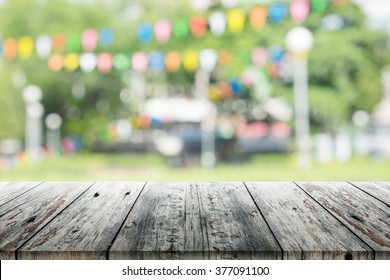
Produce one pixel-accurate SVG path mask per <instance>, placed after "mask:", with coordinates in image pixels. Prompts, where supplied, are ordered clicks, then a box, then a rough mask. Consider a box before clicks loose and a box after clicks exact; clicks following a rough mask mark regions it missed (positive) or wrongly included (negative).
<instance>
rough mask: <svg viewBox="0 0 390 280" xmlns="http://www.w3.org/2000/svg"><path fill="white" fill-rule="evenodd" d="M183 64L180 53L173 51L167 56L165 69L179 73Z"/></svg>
mask: <svg viewBox="0 0 390 280" xmlns="http://www.w3.org/2000/svg"><path fill="white" fill-rule="evenodd" d="M180 64H181V57H180V53H179V52H176V51H171V52H169V53H167V55H166V56H165V67H166V69H167V71H168V72H171V73H175V72H177V71H179V68H180Z"/></svg>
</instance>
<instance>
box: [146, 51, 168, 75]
mask: <svg viewBox="0 0 390 280" xmlns="http://www.w3.org/2000/svg"><path fill="white" fill-rule="evenodd" d="M164 65H165V61H164V55H163V54H162V53H161V52H158V51H153V52H151V53H150V55H149V67H150V69H152V70H154V71H161V70H163V69H164Z"/></svg>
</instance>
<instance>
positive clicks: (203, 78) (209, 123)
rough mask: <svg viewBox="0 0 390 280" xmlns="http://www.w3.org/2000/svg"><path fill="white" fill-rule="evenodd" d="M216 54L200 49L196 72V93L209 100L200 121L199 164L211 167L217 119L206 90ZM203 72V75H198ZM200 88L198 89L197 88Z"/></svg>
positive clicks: (213, 162) (212, 165) (214, 157)
mask: <svg viewBox="0 0 390 280" xmlns="http://www.w3.org/2000/svg"><path fill="white" fill-rule="evenodd" d="M217 58H218V55H217V53H216V51H214V50H210V49H205V50H203V51H201V53H200V55H199V64H200V69H199V70H198V71H200V73H198V75H197V76H198V81H199V82H200V83H201V85H200V86H198V87H197V88H198V90H199V91H201V92H199V93H200V94H199V95H198V96H199V97H200V98H201V99H203V100H207V102H209V105H210V106H209V108H210V110H209V113H208V116H207V117H206V118H204V120H203V121H202V123H201V131H202V139H201V141H202V143H201V149H202V150H201V164H202V166H204V167H208V168H212V167H214V166H215V163H216V156H215V126H216V119H217V109H216V108H215V106H214V104H213V103H211V102H210V101H209V100H208V99H207V90H208V87H209V84H210V76H211V72H212V71H213V70H214V68H215V65H216V64H217ZM199 74H203V75H199ZM199 88H200V89H199Z"/></svg>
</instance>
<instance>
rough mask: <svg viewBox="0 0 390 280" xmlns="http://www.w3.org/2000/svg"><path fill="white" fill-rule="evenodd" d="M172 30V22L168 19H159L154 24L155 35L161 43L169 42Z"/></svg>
mask: <svg viewBox="0 0 390 280" xmlns="http://www.w3.org/2000/svg"><path fill="white" fill-rule="evenodd" d="M171 32H172V24H171V23H170V22H169V21H168V20H166V19H163V20H160V21H158V22H157V23H156V24H155V26H154V35H155V37H156V40H157V41H158V42H159V43H166V42H168V40H169V38H170V37H171Z"/></svg>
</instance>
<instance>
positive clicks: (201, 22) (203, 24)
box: [190, 16, 207, 38]
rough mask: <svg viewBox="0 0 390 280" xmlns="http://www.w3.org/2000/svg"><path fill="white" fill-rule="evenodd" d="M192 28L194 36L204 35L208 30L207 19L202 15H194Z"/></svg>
mask: <svg viewBox="0 0 390 280" xmlns="http://www.w3.org/2000/svg"><path fill="white" fill-rule="evenodd" d="M190 30H191V33H192V36H194V37H196V38H200V37H202V36H203V35H204V34H205V33H206V30H207V20H206V19H205V18H204V17H202V16H196V17H193V18H192V19H191V21H190Z"/></svg>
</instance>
